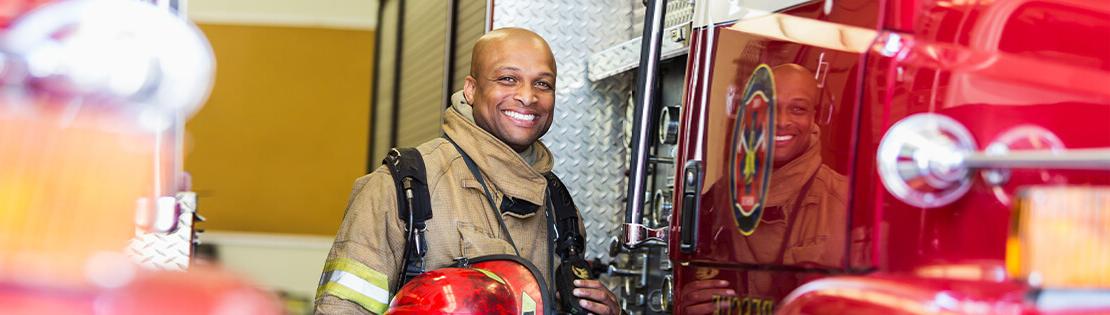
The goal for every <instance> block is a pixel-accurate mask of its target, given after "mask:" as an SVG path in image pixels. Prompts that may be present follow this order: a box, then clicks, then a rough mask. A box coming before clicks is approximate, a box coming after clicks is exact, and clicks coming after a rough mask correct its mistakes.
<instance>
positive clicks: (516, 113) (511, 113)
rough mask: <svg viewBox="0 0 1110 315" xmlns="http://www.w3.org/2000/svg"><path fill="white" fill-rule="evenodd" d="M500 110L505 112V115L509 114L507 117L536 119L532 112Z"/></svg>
mask: <svg viewBox="0 0 1110 315" xmlns="http://www.w3.org/2000/svg"><path fill="white" fill-rule="evenodd" d="M501 112H502V113H505V116H509V117H512V118H513V119H517V120H533V119H536V115H532V114H521V113H518V112H514V111H511V110H505V111H501Z"/></svg>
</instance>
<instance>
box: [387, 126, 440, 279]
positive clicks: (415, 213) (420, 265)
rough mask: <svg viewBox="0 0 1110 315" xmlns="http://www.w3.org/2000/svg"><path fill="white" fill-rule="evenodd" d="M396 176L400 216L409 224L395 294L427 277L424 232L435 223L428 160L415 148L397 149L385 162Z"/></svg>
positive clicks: (426, 244) (394, 178)
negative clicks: (429, 222) (430, 224)
mask: <svg viewBox="0 0 1110 315" xmlns="http://www.w3.org/2000/svg"><path fill="white" fill-rule="evenodd" d="M382 164H385V165H386V167H388V168H389V172H390V173H391V174H393V184H394V185H395V186H396V188H397V214H398V217H399V218H401V220H405V232H406V234H407V236H406V237H405V252H404V259H403V260H402V264H401V271H400V275H399V276H398V277H397V283H396V284H395V286H394V287H393V290H392V291H391V292H390V293H395V292H397V291H398V290H400V289H401V286H404V285H405V283H408V282H409V280H411V279H412V278H413V277H416V276H418V275H420V274H422V273H424V253H426V252H427V250H428V243H427V240H426V239H425V238H424V232H425V231H426V230H427V224H426V223H427V221H428V220H431V219H432V199H431V195H430V194H429V193H428V174H427V172H426V170H425V167H424V158H422V157H421V156H420V152H419V151H417V150H416V149H414V148H395V149H393V150H390V151H389V154H388V155H386V157H385V159H384V160H382Z"/></svg>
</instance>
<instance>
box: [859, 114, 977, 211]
mask: <svg viewBox="0 0 1110 315" xmlns="http://www.w3.org/2000/svg"><path fill="white" fill-rule="evenodd" d="M975 148H976V147H975V140H974V139H972V137H971V132H969V131H968V130H967V128H964V126H963V125H961V124H960V123H959V122H957V121H956V120H953V119H952V118H949V117H948V116H943V115H938V114H932V113H923V114H915V115H911V116H909V117H906V118H905V119H902V120H901V121H898V122H897V123H895V124H894V125H893V126H891V127H890V130H889V131H887V133H886V135H884V136H883V139H882V141H881V142H880V143H879V152H878V153H879V154H878V156H877V159H878V166H879V177H880V178H881V179H882V182H883V186H885V187H886V189H887V191H889V192H890V193H891V194H892V195H894V196H895V197H897V198H898V199H899V200H902V201H903V202H905V203H908V204H911V205H914V206H918V207H923V208H931V207H940V206H943V205H946V204H948V203H951V202H953V201H955V200H956V199H959V198H960V197H961V196H963V194H964V193H966V192H967V190H968V189H969V188H971V181H970V180H969V179H968V176H967V169H966V168H965V167H963V163H964V154H965V153H967V152H974V151H975Z"/></svg>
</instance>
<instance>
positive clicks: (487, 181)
mask: <svg viewBox="0 0 1110 315" xmlns="http://www.w3.org/2000/svg"><path fill="white" fill-rule="evenodd" d="M555 80H556V66H555V58H554V55H553V54H552V52H551V49H550V47H549V46H548V44H547V42H546V41H545V40H544V39H543V38H542V37H540V36H539V35H537V34H535V33H533V32H531V31H528V30H524V29H518V28H503V29H498V30H494V31H491V32H489V33H486V34H485V35H483V36H482V37H481V38H479V39H478V41H477V42H476V43H475V45H474V49H473V55H472V59H471V69H470V75H469V76H467V77H466V81H465V85H464V89H463V91H461V92H460V93H455V95H453V96H452V100H453V101H452V104H451V106H450V107H449V108H448V109H447V110H445V111H444V114H443V115H444V118H443V123H442V129H443V133H444V135H445V137H443V138H437V139H433V140H431V141H428V142H425V143H423V144H421V145H420V146H418V147H417V149H418V150H419V152H420V154H421V156H422V158H423V160H424V165H425V167H426V173H427V187H428V191H429V192H430V196H431V208H432V212H433V213H434V214H433V216H432V218H431V219H430V220H428V221H427V231H426V235H427V236H426V241H427V246H428V247H427V252H426V255H425V256H424V264H425V266H424V267H425V270H433V269H437V268H442V267H445V266H449V265H452V264H453V263H454V262H456V260H457V259H458V258H464V257H469V258H472V257H479V256H485V255H492V254H511V255H519V256H520V257H522V258H524V259H525V260H527V261H530V262H531V263H532V264H534V265H535V266H536V267H537V269H538V271H539V273H540V274H542V275H543V277H544V278H546V280H547V281H546V282H547V283H553V281H554V279H552V271H553V269H554V265H555V264H557V263H558V262H557V259H555V258H553V257H552V250H551V249H550V248H549V245H550V244H549V241H550V238H549V237H548V232H547V231H548V224H547V219H546V214H545V211H547V209H546V206H544V204H545V198H546V196H545V194H546V185H547V182H546V180H545V177H544V176H543V173H545V172H549V171H551V168H552V166H553V165H554V157H553V156H552V154H551V152H550V151H548V149H547V147H546V146H544V145H543V143H542V142H540V141H537V140H538V139H539V138H540V136H543V135H544V133H546V132H547V130H548V128H550V127H551V124H552V117H553V111H554V108H555V82H556V81H555ZM468 159H469V160H470V161H472V162H473V163H474V164H475V165H476V168H477V169H478V170H480V173H481V178H476V177H477V176H474V175H472V174H474V173H476V171H474V172H472V171H471V169H470V168H469V167H468V165H467V163H468V161H467V160H468ZM394 187H395V184H394V181H393V179H392V177H391V175H390V172H389V171H388V170H387V168H386V167H380V168H378V169H377V170H376V171H374V172H373V173H371V174H369V175H366V176H363V177H361V178H359V179H358V180H357V181H356V182H355V185H354V189H353V191H352V193H351V196H350V201H349V203H348V207H347V211H346V214H345V216H344V219H343V223H342V225H341V226H340V230H339V232H338V234H337V235H336V240H335V243H334V244H333V246H332V250H331V253H330V254H329V255H328V259H327V263H326V264H325V267H324V272H323V276H322V277H321V284H320V287H319V289H318V290H317V299H316V312H317V313H327V314H351V313H367V312H370V313H377V314H381V313H383V312H384V311H385V310H386V309H387V307H388V305H389V303H390V300H389V298H390V297H389V294H390V290H391V288H394V285H395V284H396V282H397V281H398V278H399V273H400V266H401V264H402V259H403V254H402V253H403V252H404V246H405V241H406V237H405V235H406V234H405V226H404V220H402V218H399V214H398V211H397V209H396V207H397V200H396V198H397V195H396V188H394ZM487 190H488V191H487ZM487 193H488V194H489V195H488V197H489V198H488V199H489V200H487ZM493 205H500V206H499V208H500V209H496V210H495V209H492V208H493ZM506 205H508V206H506ZM502 224H503V225H502ZM574 283H575V285H576V286H577V288H575V289H574V291H573V294H574V295H575V296H576V297H579V298H581V301H580V305H581V307H583V308H585V309H586V310H588V311H590V312H593V313H597V314H617V313H619V311H620V309H619V307H618V304H617V301H616V298H615V296H614V295H613V293H612V292H610V291H609V290H608V289H607V288H606V287H604V286H603V285H602V284H601V283H600V282H598V281H596V280H586V281H582V280H576V281H575V282H574ZM460 303H465V301H462V302H460Z"/></svg>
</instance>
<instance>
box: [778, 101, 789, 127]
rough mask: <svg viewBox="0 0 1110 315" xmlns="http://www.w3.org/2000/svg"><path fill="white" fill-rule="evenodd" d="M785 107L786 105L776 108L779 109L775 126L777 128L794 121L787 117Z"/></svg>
mask: <svg viewBox="0 0 1110 315" xmlns="http://www.w3.org/2000/svg"><path fill="white" fill-rule="evenodd" d="M783 107H785V106H778V107H776V108H775V109H776V110H777V113H775V128H776V129H777V128H780V127H784V126H786V125H789V124H790V123H791V122H792V121H791V120H789V119H786V109H785V108H783Z"/></svg>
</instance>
